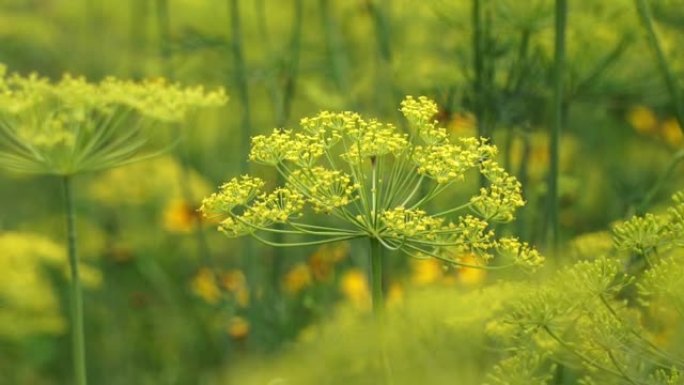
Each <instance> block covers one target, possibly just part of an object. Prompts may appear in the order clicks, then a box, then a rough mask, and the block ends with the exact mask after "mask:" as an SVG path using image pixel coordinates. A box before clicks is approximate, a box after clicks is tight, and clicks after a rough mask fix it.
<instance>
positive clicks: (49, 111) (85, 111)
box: [0, 64, 226, 385]
mask: <svg viewBox="0 0 684 385" xmlns="http://www.w3.org/2000/svg"><path fill="white" fill-rule="evenodd" d="M225 102H226V96H225V94H224V92H223V91H222V90H218V91H214V92H206V91H205V90H204V89H202V88H201V87H197V88H184V87H181V86H179V85H177V84H171V83H168V82H167V81H165V80H164V79H156V80H148V81H143V82H133V81H124V80H119V79H115V78H113V77H108V78H105V79H104V80H102V81H101V82H99V83H91V82H88V81H86V80H85V79H84V78H82V77H74V76H70V75H65V76H64V77H63V78H62V79H61V80H59V81H56V82H52V81H50V80H49V79H46V78H43V77H40V76H38V75H36V74H30V75H28V76H21V75H19V74H11V75H10V74H8V73H7V69H6V67H5V66H3V65H2V64H0V167H3V168H6V169H8V170H10V171H13V172H18V173H27V174H42V175H54V176H58V177H59V178H60V179H61V180H62V185H63V191H64V208H65V212H66V228H67V250H68V256H69V266H70V275H71V291H70V295H71V321H72V333H71V334H72V348H73V362H74V370H75V374H74V376H75V383H76V384H78V385H85V384H86V383H87V374H86V354H85V336H84V320H83V299H82V289H81V283H80V278H79V264H78V253H77V239H76V228H75V210H74V193H73V177H74V176H75V175H77V174H81V173H84V172H88V171H96V170H103V169H110V168H114V167H117V166H121V165H124V164H128V163H131V162H135V161H138V160H142V159H145V158H149V157H151V156H154V155H157V154H159V153H161V152H163V151H164V148H156V149H154V148H153V147H154V146H153V145H152V143H151V141H152V138H153V137H154V136H155V131H154V130H153V128H155V127H156V126H158V125H163V124H174V123H179V122H182V121H183V120H184V119H185V118H186V117H187V115H188V114H189V113H190V112H192V111H194V110H196V109H198V108H201V107H210V106H218V105H222V104H224V103H225Z"/></svg>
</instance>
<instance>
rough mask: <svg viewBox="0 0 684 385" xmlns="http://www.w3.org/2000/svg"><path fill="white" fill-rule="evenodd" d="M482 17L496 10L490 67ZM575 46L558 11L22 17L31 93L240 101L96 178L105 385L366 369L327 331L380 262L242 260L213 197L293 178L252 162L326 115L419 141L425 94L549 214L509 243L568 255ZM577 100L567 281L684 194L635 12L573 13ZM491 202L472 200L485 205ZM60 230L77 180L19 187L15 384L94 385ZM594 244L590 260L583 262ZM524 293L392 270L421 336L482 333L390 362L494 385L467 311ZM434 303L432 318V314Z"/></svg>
mask: <svg viewBox="0 0 684 385" xmlns="http://www.w3.org/2000/svg"><path fill="white" fill-rule="evenodd" d="M473 3H481V4H480V5H481V6H482V10H481V11H482V16H483V17H482V20H481V25H480V27H481V28H482V31H481V35H479V39H480V40H479V41H480V45H478V44H475V41H476V40H477V39H476V38H475V36H474V24H473V18H472V14H473V12H472V11H473V9H472V5H473ZM651 5H652V10H653V17H654V20H655V22H656V26H657V28H658V31H659V38H660V42H661V43H662V46H663V50H664V53H665V57H666V59H667V63H668V65H669V66H670V68H671V70H672V72H673V73H674V75H675V78H676V79H681V78H682V76H684V50H683V49H682V48H681V44H680V43H681V41H682V39H683V38H684V3H683V2H682V1H681V0H667V1H666V0H661V1H654V2H652V4H651ZM553 28H554V8H553V2H552V1H549V0H531V1H525V2H521V1H514V0H482V1H479V2H478V1H467V0H452V1H447V0H425V1H409V0H344V1H342V0H338V1H335V0H288V1H273V0H270V1H269V0H221V1H219V0H120V1H116V2H112V1H103V0H71V1H66V0H2V1H0V63H5V64H6V65H7V66H8V68H9V71H11V72H19V73H22V74H28V73H31V72H36V73H39V74H41V75H45V76H48V77H50V78H53V79H58V78H59V77H61V75H62V74H64V73H71V74H76V75H85V76H86V77H87V78H88V79H89V80H93V81H96V80H99V79H102V78H104V77H106V76H109V75H113V76H117V77H121V78H131V79H143V78H157V77H166V78H169V79H171V80H172V81H174V82H175V81H178V82H180V83H182V84H187V85H195V84H201V85H205V86H206V87H208V88H215V87H217V86H221V87H225V89H226V90H227V93H228V95H229V96H230V101H229V103H228V104H227V106H225V107H222V108H220V109H212V110H209V111H202V112H201V113H199V114H197V116H195V117H193V118H192V119H191V120H190V121H188V122H187V124H185V125H184V126H183V127H182V128H181V131H182V134H181V135H182V141H181V142H180V144H179V145H178V146H176V147H175V148H174V149H173V150H172V151H170V152H169V153H168V154H165V155H163V156H161V157H158V158H155V159H153V160H151V161H146V162H142V163H139V164H134V165H131V166H127V167H123V168H119V169H115V170H111V171H108V172H102V173H93V174H87V175H85V176H83V177H81V178H79V179H78V182H77V185H76V190H75V191H76V197H77V212H78V228H79V231H80V244H81V250H82V256H83V262H82V263H83V265H84V268H85V270H84V280H85V284H86V297H85V309H86V329H87V330H86V334H87V351H88V359H89V362H88V365H89V377H90V380H91V382H92V383H94V384H226V383H238V384H241V383H261V384H280V383H284V382H277V378H278V377H277V375H275V374H273V375H271V376H270V377H269V378H267V379H250V380H249V381H253V382H248V380H247V379H246V378H247V377H249V375H245V376H243V377H241V379H234V378H233V376H237V375H236V374H235V373H244V372H248V373H251V374H254V373H259V372H261V371H262V370H264V369H263V366H264V365H265V363H266V362H269V361H271V360H273V359H275V357H278V355H279V354H280V353H281V352H283V351H291V350H293V349H294V350H295V352H296V351H297V350H296V349H302V348H292V346H293V344H295V342H296V341H300V342H301V341H307V340H308V341H311V339H313V340H316V338H317V337H316V336H317V335H318V336H320V340H321V341H325V343H323V342H321V344H320V345H325V344H328V345H327V346H329V347H330V346H337V345H336V344H340V345H341V346H344V343H342V342H340V341H339V340H337V339H335V337H334V336H335V333H334V332H330V331H329V328H331V327H333V326H327V328H328V329H326V327H324V326H322V325H326V324H327V323H328V322H330V320H331V319H333V318H336V315H337V314H341V315H340V316H339V317H338V318H336V319H337V320H336V321H334V322H338V323H342V324H343V323H344V322H345V321H344V320H345V319H346V318H345V317H348V315H347V314H348V313H349V312H351V313H354V312H355V311H356V312H361V313H364V312H365V311H367V309H368V305H369V294H368V286H367V283H366V273H365V271H366V266H367V261H366V259H367V255H366V251H365V248H364V247H363V245H356V244H354V243H351V244H340V245H332V246H325V247H321V248H301V249H288V250H287V251H282V250H272V249H270V248H265V247H263V246H262V245H259V244H256V243H254V242H252V241H249V240H244V239H237V240H235V239H227V238H225V237H223V236H222V235H221V234H219V233H218V232H216V231H215V230H214V227H215V226H214V224H211V223H209V224H207V223H200V220H199V217H198V214H197V212H196V209H197V208H198V206H199V203H200V202H201V199H202V197H204V196H206V195H208V194H210V193H211V192H212V191H214V190H215V188H216V186H218V185H219V184H220V183H222V182H223V181H225V180H228V179H229V178H230V177H232V176H235V175H237V174H240V173H245V172H247V171H248V170H249V171H250V172H251V173H253V174H256V175H261V176H263V177H266V178H275V175H270V174H267V171H266V170H264V169H263V168H260V167H258V166H255V165H252V164H249V163H247V162H246V158H247V151H248V143H249V142H248V140H249V136H250V135H256V134H261V133H266V132H269V131H270V130H271V129H272V128H274V127H286V128H287V127H294V126H295V125H296V124H297V122H298V120H299V119H300V118H302V117H304V116H311V115H313V114H315V113H317V112H318V111H319V110H354V111H358V112H360V113H363V114H364V115H367V116H375V117H378V118H383V119H386V120H390V121H398V120H399V112H398V107H399V102H400V101H401V100H402V99H403V97H404V96H405V95H427V96H429V97H431V98H433V99H434V100H436V101H437V102H438V103H439V105H440V108H441V111H440V113H439V116H438V119H439V120H440V122H441V123H442V124H444V125H445V127H447V128H448V129H449V131H450V132H451V133H452V134H453V135H457V136H472V135H479V134H486V135H491V136H492V137H493V141H494V143H495V144H497V146H498V147H499V149H500V151H499V152H500V156H501V161H502V164H504V165H505V167H506V168H507V169H508V170H509V171H510V172H511V173H512V174H514V175H516V176H517V177H518V178H519V179H520V180H521V182H522V183H523V186H524V190H525V198H526V200H527V202H528V204H527V206H526V207H525V208H524V209H522V210H521V212H520V213H519V215H518V219H517V220H516V222H515V223H513V224H512V225H510V226H508V227H506V229H505V232H508V233H512V234H516V235H518V236H520V237H521V238H523V239H524V240H526V241H529V242H531V243H532V244H535V245H538V247H540V248H541V249H542V250H546V251H547V252H548V254H549V255H550V254H551V250H549V249H545V245H546V244H547V230H548V228H549V222H548V210H547V206H548V204H547V185H546V178H547V176H548V170H549V135H548V132H549V127H550V125H551V121H552V116H551V114H552V110H551V96H552V70H553V49H554V43H553V38H554V35H553ZM474 47H475V49H474ZM478 47H479V48H478ZM478 61H479V64H478ZM563 80H564V82H565V85H566V86H565V90H564V102H563V111H564V113H565V116H564V121H563V123H564V129H563V135H562V137H561V147H560V151H561V153H560V173H559V196H560V213H559V223H560V229H561V241H562V243H561V244H562V245H563V246H562V249H563V250H564V252H563V253H561V254H559V255H557V256H555V257H552V258H549V262H548V263H549V265H551V266H555V265H563V264H567V263H569V262H571V261H573V258H577V256H576V255H582V253H584V255H586V254H592V253H595V252H596V251H595V250H596V248H597V247H599V248H600V246H601V245H603V246H606V244H607V246H606V247H607V248H609V247H610V237H609V236H607V235H606V234H605V233H603V231H605V230H607V229H608V228H609V226H610V224H611V223H613V222H614V221H616V220H620V219H623V218H625V217H627V216H629V215H632V214H635V213H642V212H643V211H644V210H646V209H650V208H652V207H654V206H655V207H657V206H658V205H659V204H660V202H666V201H667V198H668V197H669V196H670V195H671V194H672V193H673V192H674V191H676V190H677V189H678V188H681V187H682V181H683V178H682V173H683V171H682V169H681V168H679V167H677V165H678V162H679V159H680V158H681V157H682V155H681V154H680V153H679V151H681V150H682V145H683V144H684V136H682V129H681V127H680V124H679V123H678V120H677V117H676V116H677V115H676V111H677V106H676V105H674V104H673V101H672V98H671V97H670V94H669V93H668V84H667V83H666V82H665V80H664V79H663V77H662V76H661V72H660V70H659V67H658V62H657V61H656V60H655V55H654V54H653V53H652V51H651V49H650V48H649V46H648V41H647V39H646V38H645V37H644V32H643V28H642V26H641V24H640V23H639V20H638V14H637V10H636V7H635V3H634V2H633V1H631V0H611V1H602V0H582V1H575V2H571V4H570V6H569V11H568V31H567V67H566V71H565V72H564V74H563ZM674 87H675V88H677V89H680V88H681V84H675V85H674ZM680 108H681V107H680ZM659 181H661V182H662V183H661V182H659ZM477 187H478V186H477V181H471V182H468V183H466V184H464V186H463V191H464V194H472V192H473V191H476V189H477ZM61 207H62V206H61V192H60V186H59V183H58V180H56V179H53V178H50V177H25V176H18V175H14V174H10V173H5V172H2V173H0V384H2V385H4V384H46V385H47V384H69V383H71V376H72V374H71V358H70V355H69V354H68V352H69V351H70V350H69V345H70V342H69V338H68V330H69V328H68V316H67V314H68V312H67V311H66V309H68V298H67V283H68V282H67V275H66V274H65V272H66V270H65V269H66V256H65V251H64V250H63V247H62V244H63V241H64V239H65V234H64V230H63V213H62V208H61ZM592 237H593V238H592ZM587 239H590V241H588V242H589V243H590V244H591V249H590V250H589V251H583V249H582V247H583V246H582V245H583V244H584V243H586V242H587V241H586V240H587ZM583 242H584V243H583ZM601 242H603V243H601ZM597 245H599V246H597ZM539 274H541V276H543V275H544V273H543V272H542V273H539ZM215 276H218V277H219V278H220V279H219V280H216V279H215ZM504 278H506V279H511V280H513V281H517V280H527V279H530V277H529V276H528V275H527V274H525V273H521V272H516V271H507V272H502V273H485V272H482V271H478V270H468V269H460V270H453V269H451V270H449V269H447V270H444V269H443V268H442V266H441V265H440V264H438V263H436V262H432V261H407V260H403V259H402V260H391V275H390V279H389V283H388V285H387V288H386V289H387V291H388V297H389V299H388V301H390V303H397V304H400V303H402V301H405V302H406V304H405V305H404V306H406V308H407V309H412V310H411V311H408V313H407V314H414V315H415V318H410V317H411V316H406V317H409V318H408V319H410V320H415V319H424V320H426V321H425V322H426V323H427V325H432V324H435V323H436V322H437V320H439V319H442V318H443V317H446V316H445V315H444V314H448V315H449V317H456V318H459V317H461V318H463V317H472V319H470V320H469V321H468V322H469V323H468V328H471V329H466V327H465V326H462V330H461V329H458V328H455V329H454V328H451V329H448V330H447V331H444V333H443V334H441V337H440V336H439V333H433V332H431V331H429V329H430V328H429V326H425V330H423V329H420V327H417V326H415V324H411V325H413V326H407V325H402V324H399V325H394V326H392V327H391V328H390V329H388V330H394V331H396V333H407V335H408V334H410V333H415V335H414V336H413V337H411V338H407V339H402V340H401V341H398V342H391V343H392V344H394V343H396V344H397V345H402V346H403V349H406V350H412V351H414V353H415V354H418V352H420V351H421V350H420V348H415V349H414V345H415V346H418V345H420V343H421V341H422V340H421V339H422V338H425V339H428V338H437V339H442V340H441V341H440V342H439V344H436V345H435V347H434V349H438V350H439V349H441V350H439V351H444V352H446V351H451V352H452V353H453V356H445V357H441V358H439V360H436V361H435V362H433V363H432V364H434V365H435V368H434V371H431V373H433V374H434V373H440V370H446V369H444V368H450V367H451V366H453V365H456V366H458V365H461V366H459V368H458V369H453V368H452V369H449V370H455V371H456V372H459V373H461V374H462V375H463V376H464V377H462V378H461V381H462V382H458V381H456V382H454V383H471V382H473V383H477V381H480V380H481V379H482V373H483V372H484V371H486V370H487V367H488V365H489V366H491V363H492V362H493V359H492V358H491V356H488V355H487V354H484V353H482V352H480V353H481V356H473V355H468V354H467V353H468V352H469V351H471V350H470V349H471V348H472V347H473V346H474V347H478V348H476V350H478V351H480V348H479V347H480V346H481V345H482V344H483V342H482V339H483V338H484V337H483V336H482V333H483V329H484V327H483V325H484V322H485V321H483V320H484V319H486V318H487V314H488V313H486V312H478V311H471V312H470V313H468V312H465V311H464V312H462V313H459V312H458V311H457V310H458V309H471V308H475V307H477V306H482V308H487V307H488V306H492V307H494V306H495V305H493V304H494V303H496V302H497V301H502V300H504V298H505V295H504V294H505V292H506V290H504V289H501V288H498V289H497V288H494V289H492V288H490V289H488V290H494V291H496V290H498V291H497V293H499V294H496V295H494V294H492V295H491V296H493V297H496V300H493V299H492V300H491V301H490V299H489V297H486V296H485V297H484V298H482V297H478V299H477V300H473V301H471V302H466V303H460V302H458V301H464V300H461V299H459V298H469V297H467V296H468V295H471V294H470V293H471V292H472V291H473V290H475V291H477V290H480V289H481V288H482V287H490V286H491V285H489V284H490V283H494V282H497V281H499V280H501V279H504ZM430 290H437V293H433V292H431V291H430ZM411 293H418V294H415V295H417V296H418V297H417V298H430V299H429V300H425V301H422V302H421V301H420V300H413V301H412V300H411V298H414V297H411V295H412V294H411ZM421 293H422V294H421ZM426 293H427V294H426ZM421 296H423V297H421ZM440 296H443V297H444V298H445V299H444V300H443V301H441V300H438V299H439V298H442V297H440ZM436 298H437V299H436ZM477 301H484V302H483V304H481V305H478V302H477ZM488 301H489V302H488ZM412 304H413V305H412ZM417 304H418V305H417ZM447 305H450V306H447ZM397 306H400V305H397ZM350 309H356V310H350ZM442 311H443V312H444V313H441V312H442ZM411 312H413V313H411ZM471 313H472V314H471ZM459 314H460V315H459ZM468 314H470V316H469V315H468ZM350 322H351V321H350ZM407 322H408V321H407ZM430 322H432V324H430ZM464 322H465V321H464ZM333 325H336V324H334V323H333ZM459 325H460V324H459ZM338 326H339V325H338ZM340 327H342V326H340ZM394 328H396V329H394ZM351 333H352V336H353V337H349V338H356V339H359V340H363V339H364V336H363V333H361V334H360V335H359V334H354V333H355V332H351ZM459 333H460V334H459ZM433 334H434V335H433ZM464 335H465V336H472V338H465V337H464ZM446 336H450V337H449V338H447V337H446ZM422 342H424V341H422ZM345 343H349V342H348V341H346V342H345ZM437 345H439V346H437ZM420 346H422V349H427V348H426V347H425V346H424V345H420ZM428 346H432V345H429V344H428ZM454 347H456V348H454ZM452 348H453V349H452ZM340 349H348V350H343V351H353V349H351V348H340ZM450 349H452V350H450ZM312 352H314V353H312ZM315 352H316V350H315V349H313V350H309V353H308V356H306V357H307V358H306V359H302V361H301V362H297V360H298V359H297V358H296V357H298V356H297V355H294V357H295V358H292V360H293V362H292V363H290V365H295V366H296V365H298V364H300V365H303V366H307V365H308V367H314V366H316V365H318V364H320V363H321V360H322V358H321V360H318V359H317V358H320V357H327V358H328V361H326V362H329V363H330V365H333V366H334V365H335V364H334V363H335V362H337V363H338V364H340V362H343V361H339V360H338V361H339V362H338V361H336V359H338V358H336V357H335V356H334V355H333V354H330V355H328V354H327V353H325V351H324V353H321V354H320V355H316V353H315ZM366 353H368V352H365V353H359V356H363V354H366ZM404 353H406V352H404ZM368 354H370V353H368ZM397 354H399V353H397ZM311 356H313V357H311ZM461 356H468V357H469V359H462V360H461V359H460V358H459V357H461ZM299 357H302V356H299ZM394 359H396V360H402V359H405V360H408V358H406V357H404V358H402V357H395V358H394ZM309 360H311V362H309ZM340 360H341V359H340ZM247 361H248V362H249V363H245V362H247ZM455 361H458V362H460V364H456V363H454V362H455ZM449 362H450V364H449ZM283 365H287V362H286V363H285V364H283ZM340 365H341V364H340ZM450 365H451V366H450ZM302 369H306V367H304V368H302ZM274 370H275V369H274ZM333 372H334V369H330V373H333ZM274 373H275V372H274ZM468 373H469V374H468ZM251 374H250V375H251ZM331 376H332V374H331ZM468 376H470V377H468ZM322 377H325V376H322ZM302 378H304V377H302ZM312 378H313V377H312ZM316 378H318V377H316ZM430 378H432V381H433V382H434V381H442V380H443V379H440V378H438V377H434V378H433V377H430ZM269 381H270V382H269ZM302 381H305V380H302ZM307 381H311V382H310V383H316V381H315V380H312V379H309V380H307ZM335 381H342V382H340V383H363V382H362V381H360V380H359V379H354V378H350V379H347V380H344V379H340V378H337V379H335ZM344 381H348V382H344ZM291 383H293V384H294V383H297V382H296V381H294V382H291ZM306 383H309V382H306ZM319 383H323V382H319ZM330 383H337V382H334V381H332V380H331V381H330ZM369 383H372V382H369ZM428 383H431V382H429V381H428ZM439 383H441V382H439Z"/></svg>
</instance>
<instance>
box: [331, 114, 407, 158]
mask: <svg viewBox="0 0 684 385" xmlns="http://www.w3.org/2000/svg"><path fill="white" fill-rule="evenodd" d="M346 134H347V135H349V137H351V138H353V139H354V141H353V142H352V143H351V144H349V145H347V152H346V153H344V154H343V155H342V158H343V159H345V160H347V161H349V162H360V161H362V160H363V159H366V158H372V157H378V156H382V155H386V154H394V155H397V154H399V153H401V152H402V151H403V150H405V149H406V148H407V146H408V140H407V138H406V135H404V134H400V133H398V132H397V128H396V127H394V126H393V125H392V124H385V123H381V122H378V121H377V120H369V121H364V120H360V121H359V125H358V127H356V128H353V129H350V130H347V131H346Z"/></svg>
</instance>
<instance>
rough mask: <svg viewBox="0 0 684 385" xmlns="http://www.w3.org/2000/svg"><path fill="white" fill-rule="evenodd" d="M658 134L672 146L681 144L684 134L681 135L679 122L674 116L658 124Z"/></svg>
mask: <svg viewBox="0 0 684 385" xmlns="http://www.w3.org/2000/svg"><path fill="white" fill-rule="evenodd" d="M660 135H662V137H663V139H664V140H665V142H667V144H669V145H670V146H673V147H679V146H681V145H682V141H683V139H684V135H682V128H681V127H679V122H677V119H676V118H668V119H665V121H664V122H663V123H662V124H661V125H660Z"/></svg>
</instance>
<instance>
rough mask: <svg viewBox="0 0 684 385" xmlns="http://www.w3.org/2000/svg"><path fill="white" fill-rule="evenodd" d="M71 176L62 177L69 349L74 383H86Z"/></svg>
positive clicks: (82, 384) (81, 295)
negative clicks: (65, 235) (68, 282)
mask: <svg viewBox="0 0 684 385" xmlns="http://www.w3.org/2000/svg"><path fill="white" fill-rule="evenodd" d="M72 184H73V182H72V176H70V175H65V176H63V177H62V186H63V192H64V212H65V218H66V228H67V253H68V256H69V272H70V276H71V283H70V286H71V290H70V297H71V298H70V301H71V325H72V326H71V349H72V350H71V351H72V360H73V365H74V376H75V383H76V385H86V384H87V383H88V381H87V374H86V351H85V330H84V317H83V289H82V287H81V279H80V276H79V272H78V249H77V243H76V242H77V234H76V224H75V217H76V213H75V210H74V196H73V186H72Z"/></svg>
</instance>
